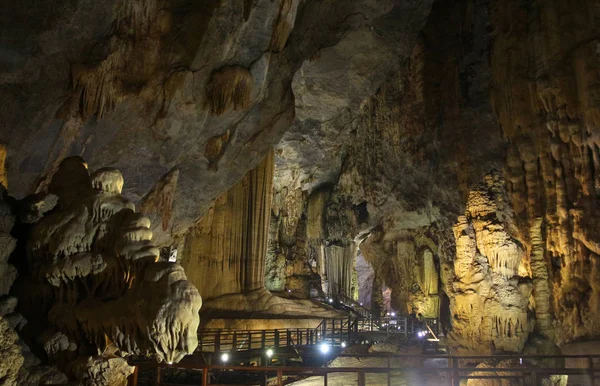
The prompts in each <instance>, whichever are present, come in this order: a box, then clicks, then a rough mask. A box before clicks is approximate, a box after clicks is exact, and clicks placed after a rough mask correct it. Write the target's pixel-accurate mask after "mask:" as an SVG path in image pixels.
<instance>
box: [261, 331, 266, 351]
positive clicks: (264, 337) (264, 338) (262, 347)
mask: <svg viewBox="0 0 600 386" xmlns="http://www.w3.org/2000/svg"><path fill="white" fill-rule="evenodd" d="M266 340H267V332H266V331H265V330H263V331H262V334H261V336H260V348H261V350H262V349H264V348H265V344H266V343H265V341H266Z"/></svg>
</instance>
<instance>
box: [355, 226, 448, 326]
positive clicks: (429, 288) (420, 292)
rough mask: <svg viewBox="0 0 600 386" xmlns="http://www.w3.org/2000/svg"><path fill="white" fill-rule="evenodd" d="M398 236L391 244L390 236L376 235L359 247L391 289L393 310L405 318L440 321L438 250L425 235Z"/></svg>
mask: <svg viewBox="0 0 600 386" xmlns="http://www.w3.org/2000/svg"><path fill="white" fill-rule="evenodd" d="M395 236H396V237H395V238H393V239H391V240H390V239H388V238H389V237H390V235H387V236H384V235H383V234H382V233H381V231H379V232H373V234H372V235H371V236H370V237H369V238H368V239H367V240H365V241H364V242H363V243H362V244H361V245H360V250H361V252H362V253H363V254H364V256H365V260H366V261H367V262H369V263H370V264H371V265H372V266H373V270H374V271H375V275H376V276H377V277H379V278H381V279H382V280H383V282H384V284H385V285H387V286H388V287H390V289H391V296H392V303H391V308H393V309H395V310H397V311H398V312H399V313H401V314H404V315H406V314H413V315H420V316H422V317H426V318H437V317H438V316H439V308H440V296H439V295H440V291H439V281H440V273H439V263H438V262H436V259H435V256H434V251H435V246H434V245H433V243H432V241H431V240H430V239H428V238H427V237H424V235H423V234H418V233H406V232H405V233H401V234H397V235H395ZM432 247H433V248H434V251H432V249H431V248H432ZM378 289H379V288H377V290H378ZM375 290H376V289H375V288H374V289H373V291H375Z"/></svg>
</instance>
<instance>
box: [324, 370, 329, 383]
mask: <svg viewBox="0 0 600 386" xmlns="http://www.w3.org/2000/svg"><path fill="white" fill-rule="evenodd" d="M327 374H329V373H325V375H324V376H323V386H327Z"/></svg>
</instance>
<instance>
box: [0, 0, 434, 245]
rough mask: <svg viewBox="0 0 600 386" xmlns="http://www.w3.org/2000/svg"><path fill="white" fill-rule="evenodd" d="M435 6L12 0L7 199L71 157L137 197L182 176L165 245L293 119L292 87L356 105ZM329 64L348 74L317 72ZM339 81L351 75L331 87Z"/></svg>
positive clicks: (6, 65)
mask: <svg viewBox="0 0 600 386" xmlns="http://www.w3.org/2000/svg"><path fill="white" fill-rule="evenodd" d="M245 4H246V5H245ZM430 6H431V1H425V2H423V1H414V0H411V1H399V0H398V1H394V0H386V1H373V0H351V1H348V0H343V1H342V0H332V1H327V2H321V1H315V0H310V1H303V2H300V1H299V0H277V1H271V0H258V1H254V2H252V3H248V2H242V1H234V0H227V1H214V0H211V1H207V2H200V3H194V4H188V3H186V2H182V1H179V0H168V1H167V0H165V1H162V0H150V1H144V2H142V3H139V4H138V3H136V4H135V5H132V4H131V2H129V1H126V0H110V1H108V2H104V3H102V4H97V3H95V2H93V1H89V0H84V1H77V2H69V3H64V4H61V5H60V6H56V7H54V6H52V7H50V6H49V3H48V4H46V3H44V5H40V6H35V7H33V6H31V7H29V6H27V5H14V6H13V5H10V4H7V5H5V6H4V7H3V8H5V9H4V10H3V12H2V23H0V24H1V25H2V27H1V28H2V30H1V31H0V35H1V36H2V38H1V39H2V40H1V41H0V43H1V44H2V47H3V51H4V52H5V53H6V54H5V55H3V59H2V64H3V65H2V72H1V73H0V89H1V91H2V93H1V98H2V99H1V103H0V106H2V108H1V109H0V117H1V119H0V121H2V126H1V128H0V143H3V144H5V145H6V147H7V149H8V153H9V158H8V162H7V165H8V177H9V179H10V178H14V179H13V181H14V184H13V185H11V189H12V194H13V195H15V196H17V197H19V198H20V197H23V196H25V195H26V194H28V193H30V192H31V191H32V190H34V189H36V188H37V189H43V187H44V186H45V185H46V184H47V183H48V181H49V179H48V178H42V177H43V176H44V175H51V174H52V173H53V172H54V171H55V170H56V169H57V167H58V165H59V163H60V161H61V160H62V158H64V157H65V156H69V155H81V156H83V157H84V158H85V159H86V160H87V161H88V162H89V164H90V167H91V168H92V169H97V168H98V167H101V166H106V165H108V166H111V167H116V168H118V169H119V170H121V172H122V173H123V175H124V177H125V179H126V180H127V181H128V184H127V187H126V189H125V195H126V197H128V198H129V199H130V200H132V201H133V202H136V203H137V202H138V201H141V202H142V203H143V201H144V197H146V196H147V195H148V194H151V192H153V191H156V190H157V188H158V186H159V185H161V181H163V179H164V178H165V176H166V175H167V174H168V173H171V172H172V171H173V170H178V172H179V178H178V183H177V188H176V189H175V190H174V202H175V203H176V204H175V205H174V207H173V209H172V213H171V216H170V217H169V216H167V218H168V220H169V224H168V227H166V228H168V230H167V231H163V230H162V229H163V228H165V226H164V225H165V224H164V223H162V222H158V221H154V222H153V230H154V231H155V233H156V236H157V242H158V243H159V244H166V243H170V236H171V235H172V234H181V233H183V232H185V231H186V230H187V228H188V227H190V226H191V225H193V224H194V222H195V221H196V220H197V219H198V218H199V217H200V216H201V215H203V214H204V213H206V212H207V210H208V208H209V206H210V204H211V202H212V200H214V199H215V198H216V197H217V196H218V195H219V194H221V193H222V192H223V191H225V190H226V189H228V188H229V187H231V186H232V185H233V184H234V183H235V182H237V181H238V180H239V179H240V178H241V177H243V176H244V175H245V173H246V172H247V171H248V170H250V169H252V168H253V167H254V166H256V165H257V164H258V163H259V162H260V160H261V159H262V158H263V156H264V155H265V154H266V152H267V151H268V150H269V149H270V148H271V146H272V145H273V144H275V143H276V142H277V141H278V140H279V138H281V136H282V134H283V133H284V132H285V131H286V130H287V129H288V127H289V126H290V124H291V123H292V121H293V117H294V114H295V106H294V99H293V97H292V92H294V93H296V97H297V100H298V101H300V100H305V101H310V100H315V101H316V100H327V99H332V98H333V99H334V100H335V101H336V104H335V105H334V107H337V106H347V107H348V108H352V107H353V106H354V105H356V103H360V100H361V99H362V98H364V97H367V96H369V95H370V93H372V92H373V91H374V90H375V89H376V88H377V87H378V86H379V84H380V83H381V82H382V81H383V80H384V78H385V73H386V71H387V69H389V68H391V67H393V66H395V65H396V64H397V63H398V61H399V60H400V59H401V57H402V55H404V56H406V55H408V53H409V52H410V49H411V42H412V41H413V39H414V38H415V36H416V35H417V34H418V31H419V30H420V28H421V26H422V25H423V23H424V21H425V19H426V17H427V14H428V12H429V9H430ZM49 8H51V9H49ZM398 18H400V20H401V22H400V23H398V22H396V20H397V19H398ZM292 28H293V30H292ZM357 38H360V39H361V41H362V44H361V45H360V46H357V45H356V44H355V43H356V39H357ZM33 47H41V49H40V50H34V49H32V48H33ZM321 51H323V52H322V53H321ZM321 57H322V58H323V59H320V58H321ZM349 57H352V58H355V60H353V61H347V60H346V59H347V58H349ZM350 62H352V63H350ZM340 63H342V64H347V65H346V66H345V67H343V68H337V67H338V65H339V64H340ZM233 66H236V67H235V68H239V69H240V71H239V72H238V74H239V73H241V72H244V71H245V73H246V75H245V76H244V78H243V79H244V82H245V84H246V86H244V87H243V88H244V91H243V92H241V94H240V95H242V94H243V98H242V99H243V103H236V104H234V106H232V107H230V108H218V109H217V110H214V109H212V110H213V113H214V112H219V113H222V114H219V115H213V114H211V106H214V101H217V100H223V101H226V100H229V98H230V97H229V96H233V97H234V99H236V98H237V97H235V95H236V93H237V91H235V89H237V86H238V85H239V84H240V83H239V82H238V81H237V80H235V79H234V81H231V79H233V78H236V77H235V76H234V77H233V78H232V73H224V70H223V69H224V68H232V67H233ZM301 68H303V69H301ZM323 68H329V69H331V71H333V73H332V74H333V75H338V74H342V73H343V74H344V78H341V77H337V76H336V77H329V76H327V77H319V72H320V71H322V69H323ZM336 68H337V70H336ZM242 69H243V70H242ZM335 71H337V73H335ZM215 74H222V76H221V77H220V78H219V86H218V87H217V88H218V89H220V90H221V91H219V92H217V93H213V92H211V91H209V90H212V89H214V88H215V87H214V86H215V77H216V75H215ZM296 74H297V75H296ZM303 74H305V75H303ZM236 76H237V75H236ZM336 78H337V79H339V80H340V81H341V80H343V79H346V81H345V82H337V83H328V82H329V79H336ZM236 79H238V80H239V79H241V78H236ZM293 81H294V84H297V83H298V82H301V83H303V84H305V86H304V87H303V88H297V87H293V86H292V82H293ZM355 81H356V83H354V82H355ZM339 85H344V87H343V88H340V87H338V86H339ZM222 86H225V88H224V89H223V88H221V87H222ZM293 89H294V90H293ZM320 90H321V91H320ZM305 91H306V96H303V95H301V93H303V92H305ZM228 95H229V96H228ZM221 98H224V99H221ZM219 103H221V102H219ZM226 105H227V103H226ZM236 108H237V109H236ZM221 110H223V111H221ZM305 115H306V114H305ZM300 126H301V125H299V126H298V127H300ZM215 145H216V146H215ZM215 149H216V153H215ZM162 210H164V208H157V209H156V211H157V212H160V211H162ZM146 214H149V213H146ZM157 215H159V216H161V217H162V213H158V214H157ZM150 217H152V216H150ZM167 218H165V217H163V220H164V221H165V222H166V221H167Z"/></svg>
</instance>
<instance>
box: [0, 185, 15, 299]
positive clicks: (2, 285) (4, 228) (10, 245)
mask: <svg viewBox="0 0 600 386" xmlns="http://www.w3.org/2000/svg"><path fill="white" fill-rule="evenodd" d="M7 199H8V194H7V192H6V189H5V188H4V187H3V186H2V185H0V296H2V295H7V294H8V290H9V289H10V287H11V286H12V284H13V282H14V281H15V279H16V278H17V270H16V269H15V267H14V266H13V265H11V264H9V263H8V258H9V257H10V254H11V253H12V252H13V250H14V249H15V247H16V245H17V240H16V239H15V238H13V237H12V236H11V234H10V232H11V230H12V228H13V225H14V223H15V216H14V215H13V213H12V209H11V207H10V205H9V204H8V203H7Z"/></svg>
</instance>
